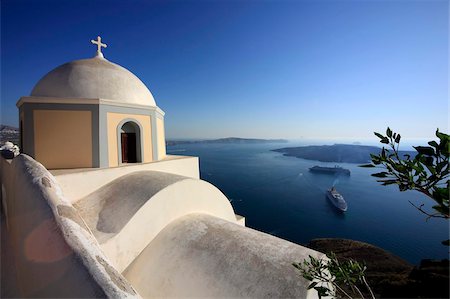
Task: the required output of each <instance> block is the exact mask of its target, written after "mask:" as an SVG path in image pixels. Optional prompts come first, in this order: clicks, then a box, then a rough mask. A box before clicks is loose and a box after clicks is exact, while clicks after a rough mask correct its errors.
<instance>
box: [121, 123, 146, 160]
mask: <svg viewBox="0 0 450 299" xmlns="http://www.w3.org/2000/svg"><path fill="white" fill-rule="evenodd" d="M120 152H121V154H120V156H121V160H122V163H136V162H142V157H141V130H140V129H139V126H138V125H137V124H136V123H135V122H132V121H128V122H126V123H124V124H123V125H122V127H121V128H120Z"/></svg>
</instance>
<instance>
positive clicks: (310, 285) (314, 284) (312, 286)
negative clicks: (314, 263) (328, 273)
mask: <svg viewBox="0 0 450 299" xmlns="http://www.w3.org/2000/svg"><path fill="white" fill-rule="evenodd" d="M316 285H317V282H312V283H310V284H309V286H308V290H310V289H312V288H314V287H315V286H316Z"/></svg>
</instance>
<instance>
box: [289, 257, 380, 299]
mask: <svg viewBox="0 0 450 299" xmlns="http://www.w3.org/2000/svg"><path fill="white" fill-rule="evenodd" d="M327 257H328V259H316V258H314V257H312V256H309V260H306V259H305V260H304V261H303V262H302V263H293V264H292V265H293V266H294V267H295V268H296V269H297V270H298V271H299V272H300V274H301V275H302V276H303V277H304V278H305V279H307V280H309V281H311V283H310V284H309V286H308V289H312V288H314V289H315V290H316V291H317V293H318V295H319V298H322V297H326V296H331V297H335V298H336V297H338V295H340V296H345V297H347V298H353V297H352V295H356V296H357V297H358V298H364V295H363V293H362V291H361V289H360V287H361V286H364V287H365V288H366V289H367V290H368V291H369V293H370V296H371V298H375V295H374V294H373V292H372V289H371V288H370V286H369V284H368V283H367V281H366V278H365V271H366V266H365V265H362V264H360V263H358V262H356V261H354V260H351V259H350V260H346V261H344V262H339V260H338V259H337V258H336V255H335V254H334V253H333V252H331V253H329V254H328V255H327ZM358 286H359V287H358ZM346 290H347V291H346Z"/></svg>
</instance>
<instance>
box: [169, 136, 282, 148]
mask: <svg viewBox="0 0 450 299" xmlns="http://www.w3.org/2000/svg"><path fill="white" fill-rule="evenodd" d="M287 142H288V141H287V140H285V139H255V138H237V137H227V138H219V139H210V140H167V141H166V145H167V146H173V145H179V144H192V143H196V144H199V143H204V144H208V143H241V144H247V143H250V144H261V143H287Z"/></svg>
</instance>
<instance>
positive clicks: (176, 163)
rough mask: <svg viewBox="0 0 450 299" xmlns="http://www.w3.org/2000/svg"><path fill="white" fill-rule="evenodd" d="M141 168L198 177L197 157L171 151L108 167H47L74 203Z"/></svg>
mask: <svg viewBox="0 0 450 299" xmlns="http://www.w3.org/2000/svg"><path fill="white" fill-rule="evenodd" d="M143 170H155V171H162V172H167V173H173V174H177V175H182V176H186V177H190V178H196V179H198V178H200V172H199V166H198V158H197V157H188V156H171V155H168V156H166V158H165V159H163V160H160V161H155V162H151V163H130V164H125V165H122V166H118V167H110V168H87V169H64V170H51V171H50V172H51V173H52V174H53V175H54V176H55V177H56V180H57V181H58V183H59V185H60V186H61V188H62V190H63V191H64V196H65V197H66V198H67V199H68V200H69V201H70V202H71V203H74V202H76V201H77V200H79V199H81V198H83V197H85V196H87V195H89V194H90V193H92V192H94V191H96V190H97V189H98V188H100V187H102V186H104V185H106V184H108V183H109V182H111V181H113V180H115V179H117V178H119V177H121V176H124V175H127V174H129V173H133V172H136V171H143Z"/></svg>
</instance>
